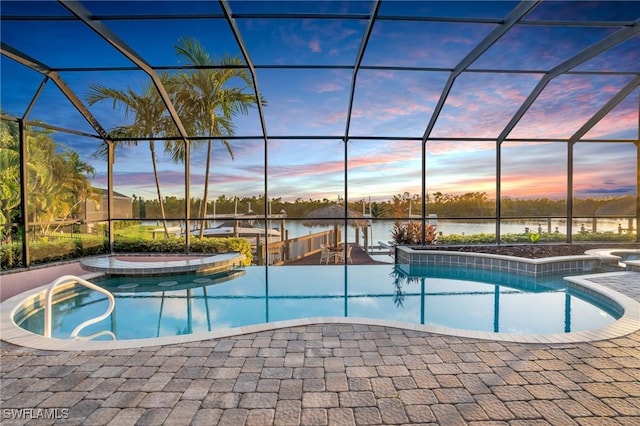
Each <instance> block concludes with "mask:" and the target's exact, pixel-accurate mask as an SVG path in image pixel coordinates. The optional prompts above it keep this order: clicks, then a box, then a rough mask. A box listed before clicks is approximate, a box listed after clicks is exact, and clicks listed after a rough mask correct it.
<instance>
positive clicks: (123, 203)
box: [80, 188, 133, 223]
mask: <svg viewBox="0 0 640 426" xmlns="http://www.w3.org/2000/svg"><path fill="white" fill-rule="evenodd" d="M93 193H94V195H95V196H96V197H97V201H96V200H87V201H85V214H84V217H80V220H81V221H82V222H85V223H91V222H102V221H105V220H107V219H108V209H107V206H108V204H107V200H108V199H107V190H106V189H102V188H93ZM113 217H114V218H118V219H131V218H133V202H132V200H131V197H127V196H126V195H123V194H120V193H117V192H115V191H114V192H113Z"/></svg>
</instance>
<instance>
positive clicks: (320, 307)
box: [16, 265, 620, 340]
mask: <svg viewBox="0 0 640 426" xmlns="http://www.w3.org/2000/svg"><path fill="white" fill-rule="evenodd" d="M412 274H413V275H412V276H407V275H406V274H404V273H403V272H401V269H400V268H398V267H396V266H394V265H374V266H371V265H367V266H363V265H355V266H353V265H350V266H349V267H347V268H345V267H344V266H340V265H337V266H333V265H330V266H326V265H322V266H295V267H262V266H251V267H246V268H243V269H241V270H236V271H233V272H232V273H231V274H230V275H220V274H218V275H175V276H165V277H144V278H140V277H111V278H108V279H106V280H102V281H96V283H97V284H99V285H101V286H103V287H104V288H107V289H108V290H110V291H111V292H112V293H113V294H114V295H115V298H116V307H115V310H114V311H113V313H112V314H111V316H110V317H109V318H107V319H105V320H103V321H102V322H100V323H98V324H94V325H92V326H90V327H88V328H87V329H85V330H83V332H82V333H81V336H88V335H92V334H95V333H100V332H103V331H105V330H108V331H111V332H113V333H114V334H115V336H116V338H117V339H119V340H120V339H134V338H153V337H162V336H171V335H178V334H189V333H196V332H205V331H212V330H216V329H219V328H228V327H239V326H246V325H251V324H260V323H268V322H274V321H281V320H288V319H297V318H308V317H317V316H331V317H361V318H362V317H363V318H376V319H386V320H394V321H402V322H409V323H419V324H428V325H438V326H445V327H451V328H459V329H467V330H478V331H491V332H505V333H544V334H546V333H566V332H571V331H582V330H588V329H596V328H600V327H603V326H605V325H607V324H610V323H612V322H613V321H615V320H616V318H618V317H619V316H620V313H618V312H616V311H615V309H613V308H611V307H607V306H603V305H602V304H601V303H599V302H597V301H594V300H589V298H588V296H586V295H584V294H580V293H579V292H577V291H576V290H573V289H571V290H567V289H566V288H565V282H564V280H563V279H562V277H559V276H556V277H545V278H531V277H524V276H518V275H509V274H506V273H498V272H490V271H483V270H474V269H458V268H452V267H424V269H421V270H419V271H418V273H417V274H416V273H415V268H414V269H412ZM55 299H56V303H55V305H54V310H53V330H52V331H53V337H58V338H67V337H69V335H70V333H71V331H72V330H73V329H74V328H75V327H76V326H77V325H78V324H80V323H81V322H83V321H86V320H88V319H91V318H93V317H96V316H98V315H100V314H102V313H103V312H104V311H105V309H106V308H107V306H108V302H107V300H106V298H105V296H104V295H102V294H100V293H97V292H95V291H91V290H88V289H85V288H84V287H79V286H74V287H73V289H69V290H67V291H62V292H61V293H60V294H58V295H56V297H55ZM35 303H37V302H34V304H32V305H31V306H24V307H23V309H22V310H21V312H19V313H18V314H17V315H16V322H17V323H18V325H20V326H21V327H23V328H26V329H27V330H30V331H32V332H34V333H38V334H42V329H43V312H42V309H41V307H40V306H37V305H36V304H35ZM108 338H109V337H107V336H104V337H102V338H101V339H108Z"/></svg>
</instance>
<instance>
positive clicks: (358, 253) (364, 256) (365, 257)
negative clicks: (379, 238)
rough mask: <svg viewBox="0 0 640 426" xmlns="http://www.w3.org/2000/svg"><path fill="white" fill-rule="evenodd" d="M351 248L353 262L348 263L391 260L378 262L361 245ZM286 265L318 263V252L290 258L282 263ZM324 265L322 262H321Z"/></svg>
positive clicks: (386, 263)
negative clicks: (298, 257) (299, 257)
mask: <svg viewBox="0 0 640 426" xmlns="http://www.w3.org/2000/svg"><path fill="white" fill-rule="evenodd" d="M352 247H353V248H352V249H351V260H352V262H353V263H349V265H388V264H389V263H391V262H379V261H377V260H374V259H373V258H372V257H371V256H369V254H368V253H367V252H365V251H364V250H363V249H362V247H361V246H358V245H353V246H352ZM284 264H285V265H286V266H295V265H320V264H321V263H320V252H317V253H313V254H310V255H309V256H305V257H303V258H301V259H297V260H292V261H288V262H285V263H284ZM323 265H324V263H323ZM329 265H335V263H329Z"/></svg>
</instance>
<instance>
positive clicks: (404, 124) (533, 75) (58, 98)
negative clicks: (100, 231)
mask: <svg viewBox="0 0 640 426" xmlns="http://www.w3.org/2000/svg"><path fill="white" fill-rule="evenodd" d="M81 3H82V5H83V6H84V7H85V8H86V9H87V10H89V13H90V14H92V15H95V16H96V17H97V18H98V19H101V21H102V23H103V24H104V25H105V26H106V27H107V28H108V29H109V30H110V31H111V32H113V33H114V34H115V35H116V36H117V37H118V38H119V39H120V40H121V41H123V42H124V45H126V46H128V47H129V48H130V49H132V50H133V51H135V52H137V54H138V55H139V56H140V57H142V58H143V59H144V61H146V63H148V64H149V65H151V66H152V67H154V68H156V70H157V71H158V72H162V71H163V70H166V71H168V72H174V71H175V69H176V68H178V67H182V66H183V65H184V64H183V63H181V59H180V58H179V57H178V56H177V55H176V54H175V51H174V48H173V46H174V45H175V44H176V42H177V40H178V39H179V38H180V37H184V36H191V37H194V38H196V39H198V40H200V42H201V43H202V44H203V45H204V46H205V47H206V48H207V50H208V51H209V52H210V53H212V54H213V55H214V56H215V57H216V58H220V57H222V56H224V55H225V54H229V55H234V56H238V57H240V58H243V56H242V52H241V49H240V47H239V45H238V43H237V41H236V39H235V37H234V35H233V33H232V31H231V30H230V26H229V23H228V21H227V20H226V19H225V17H224V14H223V13H222V9H221V6H220V4H219V3H218V2H209V1H207V2H205V1H181V2H178V1H164V2H149V1H141V2H135V1H127V2H125V1H85V2H81ZM228 4H229V8H230V10H231V13H232V14H233V16H234V22H235V25H236V27H237V29H238V31H239V35H240V37H241V40H242V42H243V43H244V45H245V46H246V51H247V53H248V55H249V58H250V60H251V62H252V64H253V65H254V66H255V67H256V82H257V86H258V89H259V90H260V93H261V94H262V95H263V96H264V98H265V99H266V100H267V101H268V105H267V106H265V107H264V120H265V124H266V131H267V139H268V143H267V150H266V152H267V154H266V155H267V159H266V160H267V164H268V167H267V172H268V176H269V177H268V185H267V189H268V193H269V196H270V197H282V198H284V199H289V200H294V199H296V198H302V199H309V198H314V199H315V198H328V199H336V198H337V197H338V196H341V197H344V196H345V193H344V192H345V155H346V158H347V162H346V177H347V182H348V188H349V189H348V191H349V192H348V193H347V196H348V198H349V199H350V200H352V201H355V200H357V199H361V198H368V197H371V198H373V199H379V200H382V199H388V198H390V197H391V196H392V195H394V194H399V193H403V192H409V193H412V194H419V193H420V191H421V170H422V169H421V168H422V160H421V149H422V142H421V138H422V137H423V135H424V134H425V130H426V129H427V126H428V124H429V122H430V120H431V118H432V116H433V114H434V112H435V111H436V106H437V103H438V100H439V99H440V97H441V94H442V92H443V89H444V87H445V84H446V82H447V79H448V78H449V76H450V75H451V72H452V70H453V69H454V68H455V67H456V66H457V65H458V64H459V63H460V61H462V60H463V59H464V58H465V57H466V56H467V55H468V54H469V53H470V52H472V51H473V49H474V48H476V46H478V44H479V43H480V42H482V40H483V39H484V38H485V37H487V36H489V35H490V34H491V32H492V31H494V30H495V29H496V28H497V27H498V26H499V24H500V23H501V22H502V20H504V19H505V18H506V17H507V16H508V14H509V13H510V12H511V11H512V10H513V9H514V7H516V6H517V5H518V2H509V1H497V2H481V1H472V2H459V1H450V2H430V1H405V2H401V1H382V2H381V4H380V8H379V10H378V12H377V15H376V19H375V21H374V23H373V27H372V31H371V35H370V37H369V39H368V42H367V44H366V47H365V49H364V54H363V56H362V60H361V63H360V65H361V68H360V69H359V70H358V72H357V73H356V74H354V65H355V64H356V63H357V55H358V52H359V51H360V48H361V45H362V44H363V39H364V38H365V35H366V30H367V26H368V24H369V22H370V21H369V19H367V18H368V16H369V14H370V13H371V11H372V8H373V4H374V3H373V2H372V1H364V0H360V1H351V2H338V1H324V2H320V1H302V2H285V1H271V2H249V1H237V2H234V1H231V2H229V3H228ZM1 8H2V10H1V15H2V22H1V24H2V25H1V38H2V43H3V47H4V45H5V44H6V45H7V46H10V47H11V48H12V49H15V50H17V51H19V52H21V53H22V54H24V55H27V56H28V57H31V58H35V59H36V60H37V61H39V62H41V63H42V64H44V65H46V66H47V67H50V68H53V69H55V70H57V71H58V73H59V75H60V77H61V78H62V80H63V81H64V82H65V83H66V85H68V87H69V88H70V89H71V90H72V91H73V92H75V94H76V95H77V96H78V98H79V99H80V100H81V101H82V102H83V103H84V104H85V105H87V108H88V109H89V111H90V112H91V114H92V115H93V116H94V117H95V118H96V119H97V120H98V122H100V124H101V125H102V126H103V127H104V128H105V129H107V130H110V129H112V128H114V127H115V126H118V125H122V124H126V123H130V122H131V120H132V119H131V117H125V114H124V111H122V110H118V109H115V110H114V109H113V108H112V104H111V103H110V102H105V103H102V104H98V105H94V106H90V107H89V106H88V104H87V103H86V93H87V89H88V85H89V84H92V83H99V84H102V85H105V86H108V87H113V88H116V89H125V88H127V87H130V88H132V89H134V90H136V91H140V90H141V89H142V87H144V86H145V85H146V84H148V81H149V77H148V76H147V74H145V73H144V72H143V71H141V70H139V69H135V66H134V64H133V63H132V62H131V61H130V60H128V59H127V58H126V57H125V56H123V55H122V54H121V53H119V52H118V51H117V50H116V49H115V48H114V47H113V46H111V45H110V44H109V43H107V42H106V41H105V40H104V39H103V38H101V37H100V36H99V35H98V34H96V33H95V32H94V31H92V30H91V29H90V28H89V27H87V26H86V25H84V24H83V23H82V22H80V21H78V20H76V19H66V20H61V21H60V20H58V21H56V20H53V19H32V20H24V19H22V18H20V19H17V18H16V17H25V16H27V17H28V16H33V17H40V18H43V17H50V18H53V17H57V18H60V17H67V18H70V17H72V16H73V15H72V14H71V12H70V11H69V10H67V9H66V8H64V7H63V6H61V5H60V4H58V3H57V2H54V1H45V2H38V4H37V5H36V4H35V2H30V1H28V2H17V1H4V0H3V1H2V4H1ZM279 13H287V14H294V13H303V14H305V15H304V16H302V17H295V16H294V15H288V16H289V17H288V18H286V19H285V18H282V17H277V16H275V15H276V14H279ZM154 14H155V15H159V16H164V17H167V16H168V15H171V14H181V15H184V16H187V17H189V16H192V17H193V18H194V19H179V20H178V19H151V18H152V16H151V15H154ZM197 14H205V15H202V16H196V15H197ZM313 14H320V15H319V16H318V17H313V16H312V15H313ZM203 16H204V17H203ZM132 17H137V18H139V19H136V20H135V21H134V20H132V19H130V18H132ZM400 17H403V18H411V19H410V20H401V19H399V18H400ZM125 18H126V19H125ZM195 18H198V19H195ZM425 18H429V19H425ZM638 19H640V2H637V1H630V2H618V1H615V2H614V1H607V2H595V1H588V2H580V1H566V2H556V1H543V2H542V3H541V4H539V5H538V6H536V7H534V8H533V9H532V10H531V11H529V12H528V14H526V15H525V16H524V18H523V19H522V20H521V21H520V22H519V23H518V24H516V25H514V26H513V27H512V28H511V29H510V30H509V31H507V32H506V33H505V34H504V35H503V36H502V37H500V38H498V39H497V40H496V41H495V43H493V44H492V45H490V46H489V47H488V48H487V49H486V51H485V52H484V53H483V54H482V55H480V56H479V57H478V58H477V59H476V60H475V61H473V62H471V63H470V64H469V66H468V67H467V68H466V69H465V70H464V72H462V73H461V74H460V75H459V76H458V77H457V78H456V80H455V82H454V84H453V86H452V87H451V90H450V92H449V93H448V96H447V97H446V100H445V102H444V105H443V107H442V109H441V111H440V112H439V115H438V116H437V120H436V122H435V125H434V126H433V129H432V131H431V132H430V134H429V135H428V136H429V140H428V142H427V145H426V146H427V187H428V191H429V192H436V191H439V192H443V193H464V192H472V191H482V192H487V193H488V194H489V196H491V197H494V196H495V175H496V142H495V140H496V138H498V137H499V136H500V134H501V133H502V132H503V130H504V129H505V127H506V126H507V125H508V124H509V122H510V120H511V119H512V118H513V117H514V115H515V114H516V113H517V112H518V109H519V108H520V106H521V105H522V103H523V102H524V101H525V100H526V99H527V97H528V96H529V95H530V94H531V92H532V91H533V90H534V88H535V87H536V85H537V84H538V83H539V82H540V81H541V79H543V78H544V75H545V73H546V72H549V71H551V70H554V69H555V68H556V67H558V66H560V65H561V64H562V63H563V62H564V61H567V60H569V59H570V58H572V57H573V56H574V55H577V54H579V53H580V52H581V51H583V50H584V49H587V48H589V47H590V46H594V45H597V44H598V43H599V42H601V41H602V40H603V39H606V38H607V37H610V36H612V35H613V34H616V33H617V32H619V31H623V30H624V29H625V28H629V27H630V26H631V25H632V24H633V23H634V22H637V21H638ZM568 21H576V22H577V23H576V24H575V25H568V24H567V22H568ZM594 23H596V24H597V25H590V24H594ZM543 24H552V25H543ZM636 28H637V24H636ZM3 50H4V48H3ZM0 68H1V79H2V80H1V81H2V90H1V99H0V101H1V105H2V106H1V108H2V112H3V114H6V115H9V116H13V117H21V116H23V115H24V114H25V111H26V110H27V107H28V105H29V102H31V99H32V97H33V96H34V95H35V93H36V92H37V90H38V87H39V85H40V84H41V82H42V75H41V74H39V73H37V72H35V71H32V70H30V69H28V68H27V67H25V66H24V65H21V64H20V63H18V62H16V61H14V60H13V59H11V58H9V57H8V56H5V55H2V57H1V62H0ZM639 75H640V33H638V31H636V32H635V34H632V35H631V36H629V37H626V38H625V39H624V40H623V41H621V42H620V43H618V44H617V45H616V46H615V47H612V48H611V49H608V50H606V49H605V51H603V52H602V53H600V54H598V55H595V56H594V57H592V58H590V59H588V60H585V61H582V62H580V63H579V64H578V65H577V66H575V67H573V68H571V72H569V73H564V74H561V75H558V76H557V77H555V78H553V79H551V81H550V82H549V83H548V84H547V85H546V86H545V88H544V90H543V91H542V93H541V94H540V95H539V96H538V97H537V99H535V101H534V102H533V103H532V105H531V107H530V108H529V109H528V110H527V111H526V112H525V113H524V115H523V116H522V118H521V119H520V120H519V121H518V122H517V123H516V125H515V126H514V127H513V129H512V130H511V131H510V132H509V133H508V135H507V137H506V141H505V142H503V144H502V169H501V173H502V178H503V181H502V195H503V196H505V197H507V196H508V197H519V198H528V197H551V198H558V197H564V196H565V195H566V185H567V179H566V171H567V155H568V154H567V148H566V143H558V142H557V141H564V140H569V139H570V138H571V137H572V136H573V135H574V134H575V133H576V132H577V131H578V130H579V129H580V128H581V127H582V126H583V125H584V124H585V122H587V121H588V120H589V119H590V118H591V117H592V116H593V115H594V114H596V113H598V111H600V109H601V108H603V107H604V106H605V105H606V104H607V102H609V101H610V100H611V99H612V98H613V97H614V96H615V95H616V94H618V93H619V92H620V91H621V90H623V89H624V88H625V87H626V86H627V85H628V84H630V83H632V82H633V81H634V78H635V79H636V80H635V81H636V83H635V88H632V90H630V91H629V94H628V95H627V96H625V97H624V98H623V99H622V100H621V102H620V103H619V104H618V105H617V106H616V107H615V108H613V109H612V110H611V112H609V113H608V114H607V115H606V116H605V117H604V118H603V119H602V120H600V121H599V122H598V123H597V124H596V125H595V126H594V127H593V128H592V129H591V130H590V131H588V132H587V133H586V135H585V136H584V137H583V138H582V140H591V141H593V140H597V141H598V142H589V143H587V142H578V143H577V144H576V145H575V148H574V159H575V162H574V167H575V172H576V175H575V177H574V190H575V195H576V196H612V195H629V194H635V193H636V190H637V188H636V183H637V173H638V172H637V170H636V162H637V154H636V147H635V146H634V144H633V143H632V142H630V141H632V140H637V139H638V137H639V135H638V132H639V130H638V128H639V126H640V119H639V109H640V89H639V88H638V83H637V79H638V76H639ZM354 77H355V82H354ZM232 84H239V83H238V82H233V83H232ZM352 85H353V87H354V89H355V90H354V94H353V104H352V109H351V116H350V121H349V105H350V99H351V98H350V96H351V86H352ZM28 119H30V120H41V121H44V122H46V123H48V124H51V125H53V126H57V127H60V128H65V129H73V130H77V131H81V132H85V133H87V134H96V132H95V130H93V129H92V128H91V126H90V125H89V124H88V123H87V121H86V120H84V118H83V117H82V116H81V115H80V114H79V113H78V111H77V110H76V109H75V108H74V107H73V105H71V103H70V102H69V101H68V99H67V98H66V97H65V96H64V95H63V94H62V93H61V92H60V90H59V89H58V88H57V87H56V86H55V84H53V82H51V81H49V82H48V83H47V84H46V85H45V87H44V89H43V90H42V93H41V94H40V96H39V98H38V100H37V102H36V103H35V105H34V107H33V109H32V110H31V111H30V113H29V116H28ZM235 124H236V126H237V129H236V135H237V136H239V137H242V139H239V140H232V141H230V143H231V146H232V148H233V152H234V156H235V161H233V162H231V161H230V158H229V156H228V154H227V152H226V149H225V148H223V147H222V146H221V145H219V144H216V151H215V155H214V159H213V163H214V166H213V170H214V172H213V173H214V174H213V177H212V180H211V182H212V197H216V196H220V195H223V194H225V195H227V196H229V195H232V194H237V195H249V196H251V195H260V194H264V192H265V179H264V175H265V166H264V164H265V148H264V137H263V133H262V127H261V123H260V116H259V114H258V111H257V109H254V110H252V111H251V112H250V113H249V114H248V115H246V116H238V117H237V119H236V120H235ZM347 128H348V131H347ZM306 137H310V138H313V137H319V138H322V139H305V138H306ZM327 137H329V138H327ZM345 137H346V138H348V139H349V141H348V143H347V146H346V152H345V143H344V141H343V138H345ZM55 138H56V140H58V141H60V142H61V143H64V144H67V145H69V146H71V147H72V148H73V149H75V150H77V151H79V152H80V153H81V155H82V158H83V159H84V160H85V161H90V162H91V163H92V164H93V165H94V166H95V167H96V171H97V176H96V178H95V185H96V186H101V187H106V167H105V166H104V164H102V163H101V162H100V161H98V160H96V159H94V158H92V157H91V154H92V153H93V152H94V151H95V150H96V147H97V144H98V143H99V141H98V140H97V139H92V138H89V137H84V136H77V135H68V134H64V133H57V134H56V136H55ZM384 138H388V139H386V140H385V139H384ZM455 138H461V140H451V139H455ZM474 139H475V140H474ZM514 139H516V140H517V141H516V140H514ZM549 140H554V141H556V142H551V141H549ZM605 141H614V142H615V141H618V142H619V143H614V144H611V143H604V142H605ZM157 144H158V145H159V146H161V145H162V143H161V142H158V143H157ZM159 151H162V149H159ZM149 158H150V157H149V149H148V145H145V146H143V145H140V146H138V147H130V148H124V147H121V148H118V150H117V157H116V164H115V166H114V167H115V169H114V171H115V178H114V179H115V188H114V189H115V190H116V191H117V192H120V193H124V194H126V195H132V194H137V195H138V196H143V197H145V198H155V192H154V186H153V182H154V180H153V174H152V168H151V163H150V161H149ZM204 164H205V158H204V149H203V148H196V149H194V151H193V155H192V165H191V172H192V175H191V179H190V181H191V184H192V189H191V195H192V196H194V197H197V196H199V194H200V192H201V188H202V182H203V180H204ZM159 167H160V181H161V184H162V186H163V189H164V190H165V195H175V196H178V197H180V196H184V192H183V185H184V180H185V177H184V166H183V165H180V164H173V163H171V162H170V161H169V160H168V159H167V158H164V157H163V155H162V152H160V156H159Z"/></svg>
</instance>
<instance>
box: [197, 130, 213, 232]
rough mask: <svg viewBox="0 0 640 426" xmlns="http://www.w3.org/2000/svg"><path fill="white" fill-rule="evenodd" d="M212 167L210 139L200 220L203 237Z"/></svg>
mask: <svg viewBox="0 0 640 426" xmlns="http://www.w3.org/2000/svg"><path fill="white" fill-rule="evenodd" d="M210 169H211V141H210V140H209V141H208V142H207V165H206V170H205V174H204V195H203V196H202V198H203V200H202V201H203V202H202V212H201V216H200V217H201V218H202V222H200V238H202V236H203V235H204V228H205V226H206V222H207V219H206V217H207V202H208V200H207V199H208V197H209V172H210Z"/></svg>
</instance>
